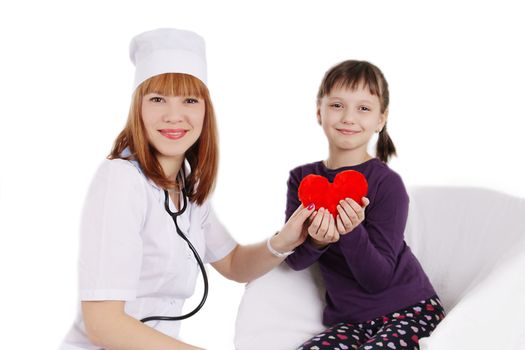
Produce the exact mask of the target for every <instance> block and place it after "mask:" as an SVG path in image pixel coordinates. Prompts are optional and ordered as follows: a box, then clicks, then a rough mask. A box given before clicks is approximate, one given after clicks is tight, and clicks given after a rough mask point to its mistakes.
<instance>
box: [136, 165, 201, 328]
mask: <svg viewBox="0 0 525 350" xmlns="http://www.w3.org/2000/svg"><path fill="white" fill-rule="evenodd" d="M182 178H184V174H183V175H182ZM182 198H183V204H182V208H181V209H180V210H179V211H177V212H172V211H171V209H170V201H169V195H168V191H166V190H164V208H165V209H166V211H167V212H168V214H170V216H171V218H172V219H173V222H174V223H175V228H176V229H177V233H178V234H179V236H181V238H182V239H183V240H185V241H186V243H187V244H188V247H190V249H191V251H192V252H193V255H194V256H195V259H196V260H197V263H199V267H200V269H201V272H202V278H203V280H204V293H203V295H202V300H201V302H200V303H199V305H197V307H196V308H195V309H193V310H192V311H191V312H188V313H187V314H185V315H182V316H150V317H146V318H143V319H141V320H140V322H148V321H180V320H184V319H186V318H189V317H191V316H193V315H195V314H196V313H197V311H199V310H200V309H201V308H202V306H203V305H204V303H205V302H206V298H207V297H208V275H207V274H206V269H205V268H204V264H203V263H202V260H201V257H200V256H199V253H197V250H196V249H195V247H194V246H193V244H191V242H190V240H189V239H188V237H186V235H185V234H184V233H183V232H182V230H181V229H180V228H179V225H178V224H177V217H179V216H180V215H182V214H183V213H184V211H186V207H187V206H188V199H187V196H186V189H185V186H182Z"/></svg>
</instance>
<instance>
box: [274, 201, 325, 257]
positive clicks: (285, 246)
mask: <svg viewBox="0 0 525 350" xmlns="http://www.w3.org/2000/svg"><path fill="white" fill-rule="evenodd" d="M314 209H315V205H313V204H310V205H309V206H308V207H306V208H305V207H304V206H303V205H302V204H301V205H300V206H299V207H298V208H297V209H296V210H295V212H294V213H293V214H292V216H290V218H289V219H288V221H287V222H286V224H285V225H284V226H283V228H282V229H281V231H279V233H278V234H277V235H275V236H274V237H273V238H272V246H273V247H274V248H275V249H276V250H277V251H279V252H286V251H290V250H294V249H295V248H297V247H298V246H300V245H301V244H303V242H304V241H305V240H306V237H307V236H308V233H307V232H306V229H305V225H304V223H305V221H306V220H307V219H308V218H309V217H311V216H312V215H313V213H314Z"/></svg>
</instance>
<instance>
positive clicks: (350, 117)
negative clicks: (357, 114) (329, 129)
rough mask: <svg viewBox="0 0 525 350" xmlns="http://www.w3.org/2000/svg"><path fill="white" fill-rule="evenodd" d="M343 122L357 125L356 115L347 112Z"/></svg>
mask: <svg viewBox="0 0 525 350" xmlns="http://www.w3.org/2000/svg"><path fill="white" fill-rule="evenodd" d="M341 121H342V122H343V124H355V118H354V114H353V113H352V112H350V111H347V112H346V113H344V114H343V119H342V120H341Z"/></svg>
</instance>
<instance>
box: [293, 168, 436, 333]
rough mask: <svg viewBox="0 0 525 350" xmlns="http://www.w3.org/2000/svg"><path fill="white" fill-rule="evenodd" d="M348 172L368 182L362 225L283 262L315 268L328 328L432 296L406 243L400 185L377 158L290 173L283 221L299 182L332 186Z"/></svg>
mask: <svg viewBox="0 0 525 350" xmlns="http://www.w3.org/2000/svg"><path fill="white" fill-rule="evenodd" d="M350 169H351V170H357V171H359V172H361V173H362V174H363V175H364V176H365V177H366V179H367V181H368V195H367V197H368V199H370V204H369V205H368V207H367V208H366V209H365V220H364V221H363V222H362V223H361V224H360V225H358V226H357V227H356V228H354V229H353V231H351V232H350V233H348V234H345V235H342V236H341V238H340V239H339V241H338V242H336V243H333V244H330V245H328V246H327V247H325V248H324V249H317V248H316V247H314V246H313V245H312V244H311V242H310V241H309V240H306V241H305V243H303V244H302V245H301V246H299V247H297V249H296V250H295V253H294V254H292V255H290V256H289V257H288V258H287V259H286V262H287V263H288V265H289V266H290V267H291V268H292V269H294V270H302V269H305V268H307V267H309V266H310V265H312V264H313V263H315V262H318V263H319V265H320V269H321V273H322V276H323V279H324V283H325V286H326V302H327V305H326V308H325V310H324V316H323V322H324V324H325V325H327V326H331V325H333V324H335V323H339V322H364V321H367V320H371V319H374V318H376V317H380V316H382V315H386V314H388V313H391V312H394V311H397V310H400V309H403V308H404V307H407V306H410V305H412V304H415V303H417V302H419V301H421V300H424V299H427V298H429V297H431V296H433V295H435V294H436V292H435V291H434V288H433V287H432V285H431V284H430V281H429V279H428V277H427V276H426V274H425V272H424V271H423V269H422V268H421V265H420V264H419V262H418V260H417V259H416V257H415V256H414V255H413V254H412V252H411V250H410V248H409V247H408V246H407V244H406V243H405V241H404V230H405V225H406V220H407V215H408V203H409V198H408V194H407V191H406V189H405V186H404V184H403V181H402V179H401V177H400V176H399V175H398V174H397V173H396V172H394V171H393V170H391V169H390V168H389V167H388V166H387V165H386V164H385V163H383V162H382V161H381V160H379V159H377V158H373V159H371V160H369V161H366V162H364V163H362V164H359V165H356V166H348V167H343V168H339V169H328V168H327V167H326V166H325V165H324V164H323V162H316V163H311V164H306V165H303V166H300V167H297V168H295V169H293V170H292V171H291V172H290V178H289V180H288V196H287V204H286V220H288V218H289V217H290V216H291V215H292V213H293V212H294V211H295V210H296V209H297V207H298V206H299V204H300V201H299V198H298V196H297V189H298V187H299V184H300V182H301V180H302V179H303V177H305V176H306V175H309V174H317V175H322V176H324V177H326V178H327V179H328V180H329V181H330V182H332V181H333V180H334V177H335V175H336V174H338V173H339V172H341V171H343V170H350ZM307 204H308V203H307Z"/></svg>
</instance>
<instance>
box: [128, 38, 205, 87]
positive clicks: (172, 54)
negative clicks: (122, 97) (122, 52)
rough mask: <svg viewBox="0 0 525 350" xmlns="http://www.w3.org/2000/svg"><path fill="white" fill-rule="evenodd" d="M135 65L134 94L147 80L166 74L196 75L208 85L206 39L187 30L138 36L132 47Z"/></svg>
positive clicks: (130, 48)
mask: <svg viewBox="0 0 525 350" xmlns="http://www.w3.org/2000/svg"><path fill="white" fill-rule="evenodd" d="M129 56H130V58H131V62H133V64H134V65H135V68H136V70H135V81H134V83H133V90H135V89H136V88H137V87H138V86H139V85H140V84H141V83H142V82H144V81H145V80H147V79H149V78H151V77H153V76H155V75H159V74H163V73H185V74H190V75H193V76H194V77H196V78H198V79H200V80H201V81H202V82H203V83H204V84H206V52H205V45H204V39H203V38H202V37H201V36H199V35H198V34H196V33H194V32H190V31H187V30H180V29H173V28H161V29H155V30H151V31H148V32H144V33H142V34H139V35H137V36H135V37H134V38H133V39H132V40H131V43H130V45H129Z"/></svg>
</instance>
